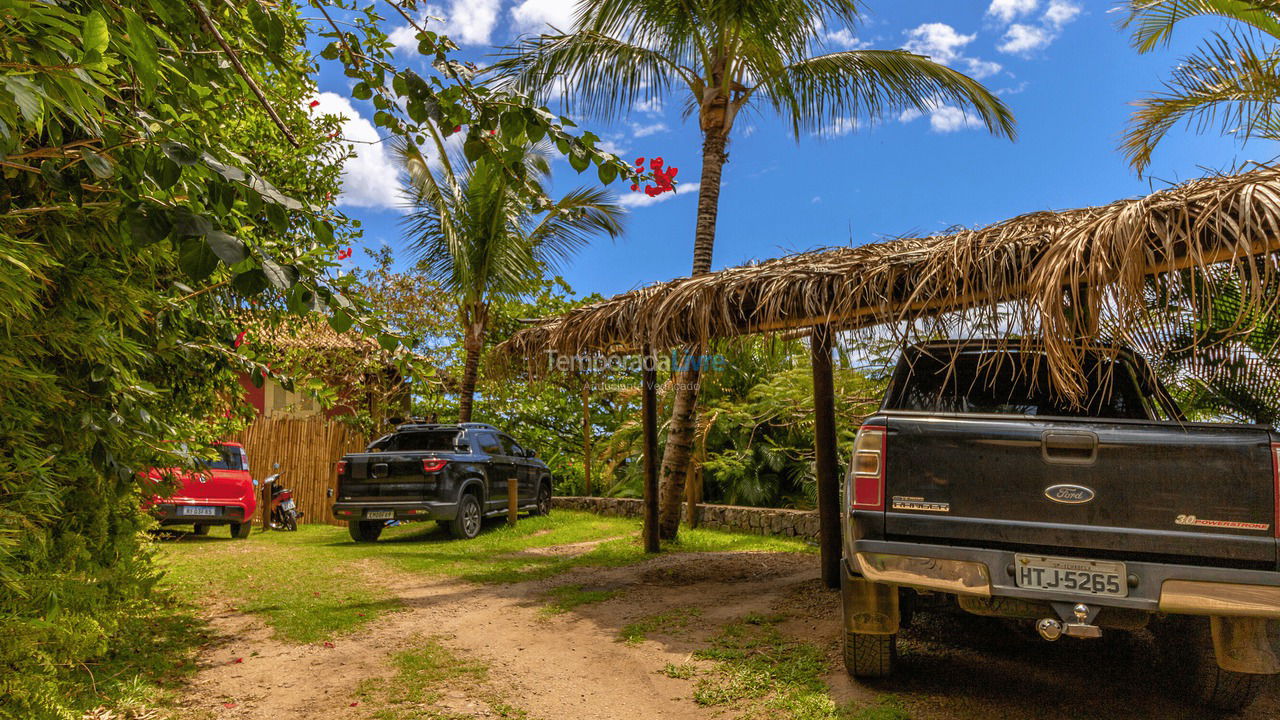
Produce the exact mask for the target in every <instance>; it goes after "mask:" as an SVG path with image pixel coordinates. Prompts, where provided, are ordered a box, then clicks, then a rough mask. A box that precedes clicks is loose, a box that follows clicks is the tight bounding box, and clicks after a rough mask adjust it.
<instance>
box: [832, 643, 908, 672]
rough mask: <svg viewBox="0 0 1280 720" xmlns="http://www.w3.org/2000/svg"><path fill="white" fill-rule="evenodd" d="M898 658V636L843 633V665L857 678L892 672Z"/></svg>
mask: <svg viewBox="0 0 1280 720" xmlns="http://www.w3.org/2000/svg"><path fill="white" fill-rule="evenodd" d="M897 660H898V636H897V634H893V635H871V634H869V633H852V632H845V634H844V667H845V669H846V670H848V671H849V674H850V675H852V676H854V677H859V678H882V677H888V676H890V675H892V674H893V666H894V664H895V663H896V662H897Z"/></svg>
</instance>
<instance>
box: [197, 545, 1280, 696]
mask: <svg viewBox="0 0 1280 720" xmlns="http://www.w3.org/2000/svg"><path fill="white" fill-rule="evenodd" d="M815 566H816V563H815V561H814V558H813V557H812V556H805V555H796V554H763V553H716V554H706V555H703V554H675V555H666V556H662V557H659V558H656V559H654V560H652V561H648V562H645V563H643V564H639V565H633V566H629V567H621V568H612V569H605V570H599V569H585V568H584V569H579V570H574V571H571V572H569V573H566V574H564V575H560V576H557V577H555V578H551V579H548V580H542V581H537V582H527V583H518V584H512V585H470V584H465V583H459V582H456V581H435V580H424V579H422V578H420V577H416V576H408V575H403V574H401V575H388V571H386V570H385V569H384V568H378V569H376V573H377V575H378V578H379V582H384V583H387V582H389V583H392V584H393V585H394V586H395V587H396V588H397V593H398V595H399V596H400V598H401V599H402V601H403V603H404V606H405V609H404V610H403V611H401V612H397V613H393V614H391V615H389V616H387V617H386V618H384V619H382V620H380V621H379V622H377V623H375V624H374V625H373V629H372V630H370V631H365V632H361V633H359V634H356V635H351V636H346V637H343V638H341V639H338V640H335V641H333V642H332V643H324V644H313V645H295V644H290V643H285V642H280V641H278V640H275V639H273V638H272V635H271V632H270V630H268V629H267V628H265V627H264V626H263V625H262V624H261V623H260V622H258V621H257V620H256V619H254V618H252V617H248V616H246V615H243V614H241V613H239V612H237V611H235V610H233V609H231V608H230V607H229V606H227V605H225V604H217V603H215V604H214V605H213V606H212V607H211V613H212V615H213V620H212V622H213V624H214V627H215V630H216V632H217V634H218V635H219V637H220V640H219V641H218V642H216V643H214V644H212V645H211V646H209V647H208V648H207V649H206V650H205V652H204V653H203V656H202V659H201V665H202V669H201V671H200V672H199V673H198V675H197V676H196V679H195V681H194V682H193V683H192V684H191V686H190V687H189V688H188V690H187V692H186V694H185V697H184V700H183V706H184V717H192V718H200V717H209V718H219V719H220V718H262V719H264V720H265V719H267V718H271V719H273V720H281V719H286V720H287V719H289V718H313V717H325V718H335V719H341V718H352V719H354V718H368V717H371V716H373V715H374V712H375V711H376V707H373V706H372V705H371V704H370V703H369V702H367V701H362V700H361V698H362V697H363V696H362V695H361V692H360V689H361V687H362V686H364V685H367V683H368V682H370V680H371V679H374V680H376V679H378V678H386V677H388V676H389V675H391V674H393V673H394V670H393V668H392V664H391V657H392V656H393V655H394V654H395V653H397V652H400V651H403V650H405V649H407V648H411V647H413V645H414V643H418V642H422V639H423V638H436V639H437V640H438V642H440V644H442V645H444V646H446V647H448V648H450V649H452V650H454V651H455V652H457V653H458V654H459V655H460V656H463V657H466V658H470V659H474V660H477V661H480V662H482V663H484V664H485V665H487V666H488V668H489V670H488V673H487V677H486V679H484V680H483V682H482V683H481V684H480V685H479V686H476V685H473V686H471V687H469V688H450V687H446V688H444V690H443V691H442V693H441V694H440V695H439V696H438V697H436V698H435V699H433V701H432V707H431V708H428V709H426V710H428V711H429V712H427V713H424V715H426V716H429V717H436V716H445V717H475V718H487V717H500V716H509V711H508V710H504V707H506V706H507V705H509V706H511V707H515V708H519V709H521V710H523V711H525V712H526V713H527V714H528V716H529V717H532V718H543V719H544V720H559V719H560V718H580V719H582V720H591V719H597V718H598V719H600V720H605V719H608V720H614V719H618V718H626V719H628V720H632V719H639V718H663V719H664V720H683V719H686V718H690V719H692V718H711V717H734V716H735V713H734V712H733V710H732V708H730V709H729V711H728V712H727V713H726V712H725V709H724V708H720V709H718V710H711V709H707V708H704V707H701V706H699V705H698V704H696V703H695V702H693V700H692V699H691V696H692V692H693V688H694V683H693V681H691V680H688V679H676V678H673V677H668V676H667V675H664V674H663V673H662V671H663V668H664V667H666V666H668V664H673V665H681V664H687V663H690V660H691V653H693V652H694V651H695V650H698V649H701V648H704V647H705V646H706V644H707V641H708V638H710V637H711V636H712V635H713V634H715V633H716V632H717V631H718V629H719V628H720V627H722V626H723V625H725V624H726V623H729V622H732V621H734V620H736V619H739V618H741V617H743V616H744V615H747V614H749V613H783V614H785V615H786V620H785V621H784V622H783V623H782V625H781V626H780V628H781V630H782V631H783V632H784V633H785V634H786V635H788V636H791V637H796V638H800V639H803V640H806V641H808V642H811V643H814V644H816V645H818V646H819V647H820V648H822V650H823V651H824V652H825V653H826V656H827V658H828V659H829V661H830V667H831V673H830V675H829V676H828V678H827V681H828V684H829V686H830V694H831V696H832V697H833V698H834V699H836V700H838V701H840V702H849V703H851V704H852V706H853V707H855V708H856V707H859V706H863V705H871V704H874V703H875V702H877V701H878V699H879V698H883V696H884V695H886V694H891V695H892V696H894V697H896V699H897V702H899V703H900V704H901V706H902V707H903V709H905V710H906V712H907V714H909V716H910V717H911V718H916V719H917V720H931V719H939V720H940V719H943V718H946V719H957V720H967V719H970V718H972V719H974V720H977V719H979V718H982V719H984V720H985V719H987V718H1032V719H1035V720H1079V719H1081V718H1118V717H1123V718H1161V719H1162V720H1180V719H1183V718H1185V719H1187V720H1190V719H1191V718H1203V717H1207V716H1208V715H1206V713H1204V711H1202V710H1200V709H1198V708H1195V707H1191V706H1188V705H1187V704H1185V703H1184V702H1183V701H1182V700H1180V699H1179V698H1178V696H1177V694H1176V692H1174V690H1175V689H1174V688H1173V687H1172V685H1173V683H1171V682H1168V681H1166V679H1164V678H1161V677H1159V676H1158V675H1157V674H1156V671H1155V670H1154V669H1153V668H1152V666H1151V662H1150V658H1151V654H1150V653H1151V649H1150V646H1149V643H1147V642H1146V641H1145V640H1144V639H1142V638H1139V637H1129V636H1124V635H1120V634H1115V635H1114V636H1112V637H1108V638H1104V639H1103V640H1101V641H1096V642H1077V641H1063V642H1059V643H1056V644H1052V645H1051V644H1048V643H1045V642H1043V641H1040V640H1037V639H1031V638H1026V637H1023V636H1020V635H1018V634H1017V633H1014V632H1011V631H1010V630H1009V629H1007V628H1006V627H1005V626H1003V625H1002V624H1000V623H999V622H995V621H987V620H984V619H981V618H976V617H970V616H958V615H950V614H922V615H920V616H918V618H917V622H916V624H915V625H914V627H913V628H911V629H910V630H909V631H906V632H905V633H904V635H903V642H902V648H901V649H902V658H901V661H902V665H901V668H902V672H901V673H900V674H899V675H898V676H897V677H895V678H893V679H892V680H887V681H884V682H878V683H874V684H866V683H854V682H851V681H850V680H849V678H848V677H847V676H846V675H845V674H844V672H843V670H842V669H841V668H840V664H839V642H838V638H839V621H838V603H839V600H838V596H837V595H836V594H835V593H832V592H828V591H825V590H822V589H821V588H820V585H819V582H818V579H817V569H816V567H815ZM371 572H374V569H372V568H371ZM565 585H582V586H584V587H586V588H589V589H593V590H596V589H598V590H605V591H616V592H617V594H616V595H615V596H613V597H611V598H610V599H608V600H605V601H603V602H598V603H593V604H586V605H582V606H579V607H577V608H575V609H573V610H572V611H570V612H567V613H564V614H557V615H550V614H548V613H547V612H546V611H545V607H546V603H547V598H546V593H547V591H548V590H550V589H551V588H554V587H560V586H565ZM673 610H680V611H689V617H692V618H694V620H693V621H692V622H689V623H686V624H684V625H681V626H680V627H676V628H670V629H668V630H666V631H662V630H658V631H655V632H650V633H649V634H648V635H647V636H646V637H647V639H645V640H644V641H642V642H638V643H623V642H620V641H619V632H620V631H621V630H622V629H623V628H624V627H626V626H628V624H630V623H634V622H636V621H637V620H639V619H643V618H646V617H652V616H654V615H656V614H659V613H663V612H667V611H673ZM327 645H331V647H330V646H327ZM237 658H240V659H242V661H241V662H236V660H237ZM694 664H695V665H696V662H695V663H694ZM494 698H501V699H502V701H503V702H502V703H497V702H495V701H494ZM352 703H358V704H355V705H353V704H352ZM1278 716H1280V692H1277V687H1276V685H1275V684H1274V683H1273V684H1272V686H1271V687H1270V688H1269V690H1268V691H1267V693H1266V694H1265V696H1264V697H1263V698H1262V700H1260V701H1259V702H1258V703H1257V704H1255V706H1254V707H1253V708H1251V709H1250V710H1249V711H1248V712H1247V713H1244V714H1241V715H1239V716H1236V717H1239V718H1242V719H1244V720H1262V719H1263V718H1268V719H1270V718H1275V717H1278Z"/></svg>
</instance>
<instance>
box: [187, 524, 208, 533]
mask: <svg viewBox="0 0 1280 720" xmlns="http://www.w3.org/2000/svg"><path fill="white" fill-rule="evenodd" d="M191 534H192V535H208V534H209V526H208V525H196V526H195V527H193V528H192V529H191Z"/></svg>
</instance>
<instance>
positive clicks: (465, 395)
mask: <svg viewBox="0 0 1280 720" xmlns="http://www.w3.org/2000/svg"><path fill="white" fill-rule="evenodd" d="M464 332H465V335H464V337H463V338H462V346H463V347H464V348H465V349H466V353H467V359H466V363H465V364H464V365H463V366H462V386H461V387H460V388H459V389H458V422H471V410H472V406H473V404H474V402H475V395H476V375H477V374H478V371H479V368H480V350H481V347H482V346H483V343H484V325H483V324H480V323H471V324H468V325H467V326H466V330H465V331H464Z"/></svg>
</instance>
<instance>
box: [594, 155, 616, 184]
mask: <svg viewBox="0 0 1280 720" xmlns="http://www.w3.org/2000/svg"><path fill="white" fill-rule="evenodd" d="M596 175H597V176H599V178H600V182H601V183H603V184H605V185H608V184H609V183H611V182H613V181H614V180H615V179H616V178H617V177H618V166H617V165H614V164H613V163H612V162H610V161H608V160H606V161H604V162H602V163H600V167H599V168H596Z"/></svg>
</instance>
